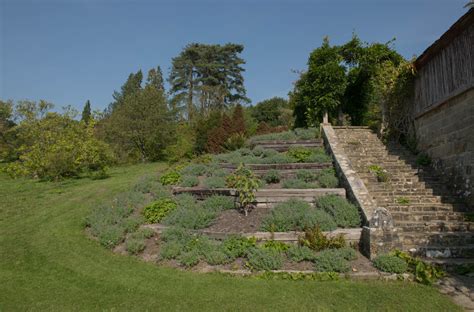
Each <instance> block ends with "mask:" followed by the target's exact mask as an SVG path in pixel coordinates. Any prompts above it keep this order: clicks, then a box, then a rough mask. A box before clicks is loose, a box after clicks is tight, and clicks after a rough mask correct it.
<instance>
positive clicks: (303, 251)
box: [286, 245, 315, 262]
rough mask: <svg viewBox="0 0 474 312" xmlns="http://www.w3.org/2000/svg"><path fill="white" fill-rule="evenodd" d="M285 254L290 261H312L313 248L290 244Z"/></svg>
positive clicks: (313, 255)
mask: <svg viewBox="0 0 474 312" xmlns="http://www.w3.org/2000/svg"><path fill="white" fill-rule="evenodd" d="M286 255H287V256H288V258H289V259H290V260H291V261H295V262H301V261H313V260H314V257H315V253H314V251H313V250H311V249H310V248H308V247H306V246H299V245H291V246H290V248H288V250H287V251H286Z"/></svg>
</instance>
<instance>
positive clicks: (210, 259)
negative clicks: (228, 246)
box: [204, 249, 231, 265]
mask: <svg viewBox="0 0 474 312" xmlns="http://www.w3.org/2000/svg"><path fill="white" fill-rule="evenodd" d="M204 259H205V260H206V262H207V263H209V264H210V265H219V264H224V263H229V262H230V261H231V258H230V257H229V256H228V255H227V254H226V253H225V252H224V251H222V250H218V249H215V250H211V251H210V252H208V253H206V254H205V255H204Z"/></svg>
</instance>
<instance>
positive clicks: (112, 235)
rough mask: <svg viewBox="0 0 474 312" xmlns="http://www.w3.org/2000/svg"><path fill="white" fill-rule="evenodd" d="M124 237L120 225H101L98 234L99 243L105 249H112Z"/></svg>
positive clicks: (123, 230)
mask: <svg viewBox="0 0 474 312" xmlns="http://www.w3.org/2000/svg"><path fill="white" fill-rule="evenodd" d="M124 236H125V229H124V228H123V226H121V225H120V224H112V225H103V227H102V228H101V230H100V231H99V233H98V237H97V238H98V239H99V243H100V244H101V245H102V246H104V247H107V248H113V247H115V246H117V245H118V244H119V243H121V242H122V241H123V239H124Z"/></svg>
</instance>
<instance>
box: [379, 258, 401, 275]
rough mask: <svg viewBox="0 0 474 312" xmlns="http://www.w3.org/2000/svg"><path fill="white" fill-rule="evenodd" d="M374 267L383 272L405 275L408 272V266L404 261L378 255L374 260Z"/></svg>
mask: <svg viewBox="0 0 474 312" xmlns="http://www.w3.org/2000/svg"><path fill="white" fill-rule="evenodd" d="M374 266H375V267H376V268H377V269H379V270H380V271H383V272H389V273H397V274H401V273H405V272H406V271H407V270H408V264H407V263H406V262H405V260H403V259H400V258H399V257H397V256H392V255H380V256H377V257H376V258H375V259H374Z"/></svg>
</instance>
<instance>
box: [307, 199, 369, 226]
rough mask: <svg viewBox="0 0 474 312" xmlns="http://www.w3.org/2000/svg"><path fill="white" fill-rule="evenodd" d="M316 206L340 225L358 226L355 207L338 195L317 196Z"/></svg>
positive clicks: (358, 217) (357, 213)
mask: <svg viewBox="0 0 474 312" xmlns="http://www.w3.org/2000/svg"><path fill="white" fill-rule="evenodd" d="M315 201H316V206H317V207H318V208H319V209H321V210H323V211H325V212H327V213H328V214H329V215H331V216H332V217H333V218H334V221H335V222H336V224H337V225H338V226H340V227H344V228H348V227H358V226H360V215H359V211H358V209H357V207H356V206H355V205H353V204H351V203H350V202H348V201H347V199H345V198H344V197H341V196H338V195H326V196H322V197H319V198H317V199H316V200H315Z"/></svg>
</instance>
